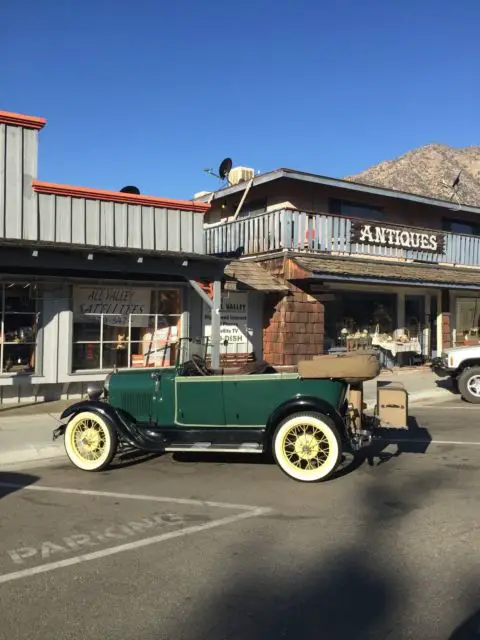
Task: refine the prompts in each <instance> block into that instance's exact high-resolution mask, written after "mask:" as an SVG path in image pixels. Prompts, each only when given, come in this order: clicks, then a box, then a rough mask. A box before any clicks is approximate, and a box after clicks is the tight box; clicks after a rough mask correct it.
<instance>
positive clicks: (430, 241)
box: [350, 220, 445, 253]
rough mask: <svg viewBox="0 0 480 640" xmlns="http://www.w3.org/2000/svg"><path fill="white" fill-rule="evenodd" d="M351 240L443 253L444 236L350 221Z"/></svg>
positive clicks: (360, 242)
mask: <svg viewBox="0 0 480 640" xmlns="http://www.w3.org/2000/svg"><path fill="white" fill-rule="evenodd" d="M350 240H351V242H353V243H358V244H370V245H377V246H380V247H394V248H397V249H407V250H408V249H410V250H414V251H420V252H423V251H427V252H429V253H445V236H444V234H443V233H432V232H431V231H423V230H419V229H414V230H410V229H406V228H405V227H392V226H388V227H387V226H380V225H376V224H371V223H368V224H364V223H362V222H359V221H357V220H355V221H354V222H352V231H351V237H350Z"/></svg>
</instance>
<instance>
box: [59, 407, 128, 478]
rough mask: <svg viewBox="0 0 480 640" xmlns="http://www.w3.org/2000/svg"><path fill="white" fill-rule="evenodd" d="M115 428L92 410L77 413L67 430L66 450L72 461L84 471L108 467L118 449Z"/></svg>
mask: <svg viewBox="0 0 480 640" xmlns="http://www.w3.org/2000/svg"><path fill="white" fill-rule="evenodd" d="M117 445H118V439H117V434H116V433H115V430H114V429H112V427H111V426H110V425H109V424H108V422H107V421H106V420H104V419H103V418H102V417H101V416H99V415H97V414H96V413H93V412H91V411H83V412H81V413H77V415H76V416H74V417H73V418H72V419H71V420H70V422H69V423H68V424H67V428H66V430H65V450H66V452H67V455H68V457H69V458H70V461H71V462H72V463H73V464H74V465H75V466H76V467H78V468H79V469H82V470H83V471H101V470H102V469H105V468H106V467H108V465H109V464H110V462H111V461H112V459H113V457H114V456H115V453H116V451H117Z"/></svg>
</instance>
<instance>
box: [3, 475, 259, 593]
mask: <svg viewBox="0 0 480 640" xmlns="http://www.w3.org/2000/svg"><path fill="white" fill-rule="evenodd" d="M0 487H6V488H15V489H22V490H27V491H51V492H55V493H67V494H78V495H83V496H85V495H86V496H100V497H105V498H124V499H127V500H145V501H151V502H167V503H176V504H183V505H194V506H208V507H216V508H220V509H222V508H223V509H233V510H241V511H242V513H237V514H234V515H231V516H226V517H224V518H219V519H218V520H211V521H210V522H206V523H203V524H199V525H193V526H191V527H186V528H185V529H177V530H176V531H169V532H168V533H162V534H159V535H157V536H151V537H149V538H143V539H141V540H136V541H133V542H127V543H124V544H120V545H116V546H114V547H109V548H107V549H101V550H99V551H93V552H91V553H84V554H81V555H78V556H75V557H73V558H67V559H65V560H59V561H57V562H48V563H46V564H42V565H39V566H36V567H31V568H29V569H21V570H19V571H13V572H11V573H5V574H0V584H5V583H6V582H11V581H12V580H19V579H20V578H26V577H29V576H34V575H38V574H40V573H46V572H48V571H55V570H56V569H63V568H65V567H70V566H72V565H76V564H80V563H82V562H89V561H90V560H98V559H99V558H105V557H108V556H112V555H115V554H117V553H123V552H125V551H132V550H134V549H140V548H142V547H148V546H150V545H153V544H157V543H159V542H164V541H166V540H172V539H173V538H181V537H185V536H188V535H192V534H194V533H201V532H202V531H207V530H208V529H214V528H216V527H221V526H224V525H227V524H232V523H234V522H239V521H240V520H246V519H247V518H256V517H258V516H261V515H264V514H266V513H269V512H270V511H271V509H269V508H266V507H254V506H246V505H236V504H229V503H225V502H211V501H203V500H190V499H185V498H170V497H163V496H146V495H139V494H126V493H112V492H106V491H105V492H103V491H88V490H83V489H65V488H63V487H46V486H41V485H38V486H35V487H34V486H27V487H24V486H22V485H17V484H13V483H8V482H0Z"/></svg>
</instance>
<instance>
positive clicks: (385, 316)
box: [325, 291, 397, 349]
mask: <svg viewBox="0 0 480 640" xmlns="http://www.w3.org/2000/svg"><path fill="white" fill-rule="evenodd" d="M334 296H335V297H334V299H333V300H329V301H328V302H325V347H326V349H329V348H331V347H334V346H339V345H342V344H343V341H344V338H345V336H355V337H356V338H358V340H360V339H362V338H363V337H365V339H368V337H369V336H372V335H373V334H375V333H379V334H392V333H393V331H394V330H395V328H396V320H397V296H396V295H395V294H386V293H376V292H374V291H372V292H366V291H365V292H360V291H336V292H335V294H334Z"/></svg>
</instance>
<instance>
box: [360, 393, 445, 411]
mask: <svg viewBox="0 0 480 640" xmlns="http://www.w3.org/2000/svg"><path fill="white" fill-rule="evenodd" d="M455 397H456V396H454V395H453V394H452V393H451V392H450V391H448V390H446V389H428V390H427V391H418V392H417V393H409V394H408V404H409V406H410V405H412V404H413V405H414V404H416V403H417V402H422V401H423V400H437V401H442V400H444V401H447V400H451V399H452V398H455ZM365 402H366V404H367V409H373V408H374V407H375V405H376V404H377V400H376V398H375V399H374V400H366V401H365Z"/></svg>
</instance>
